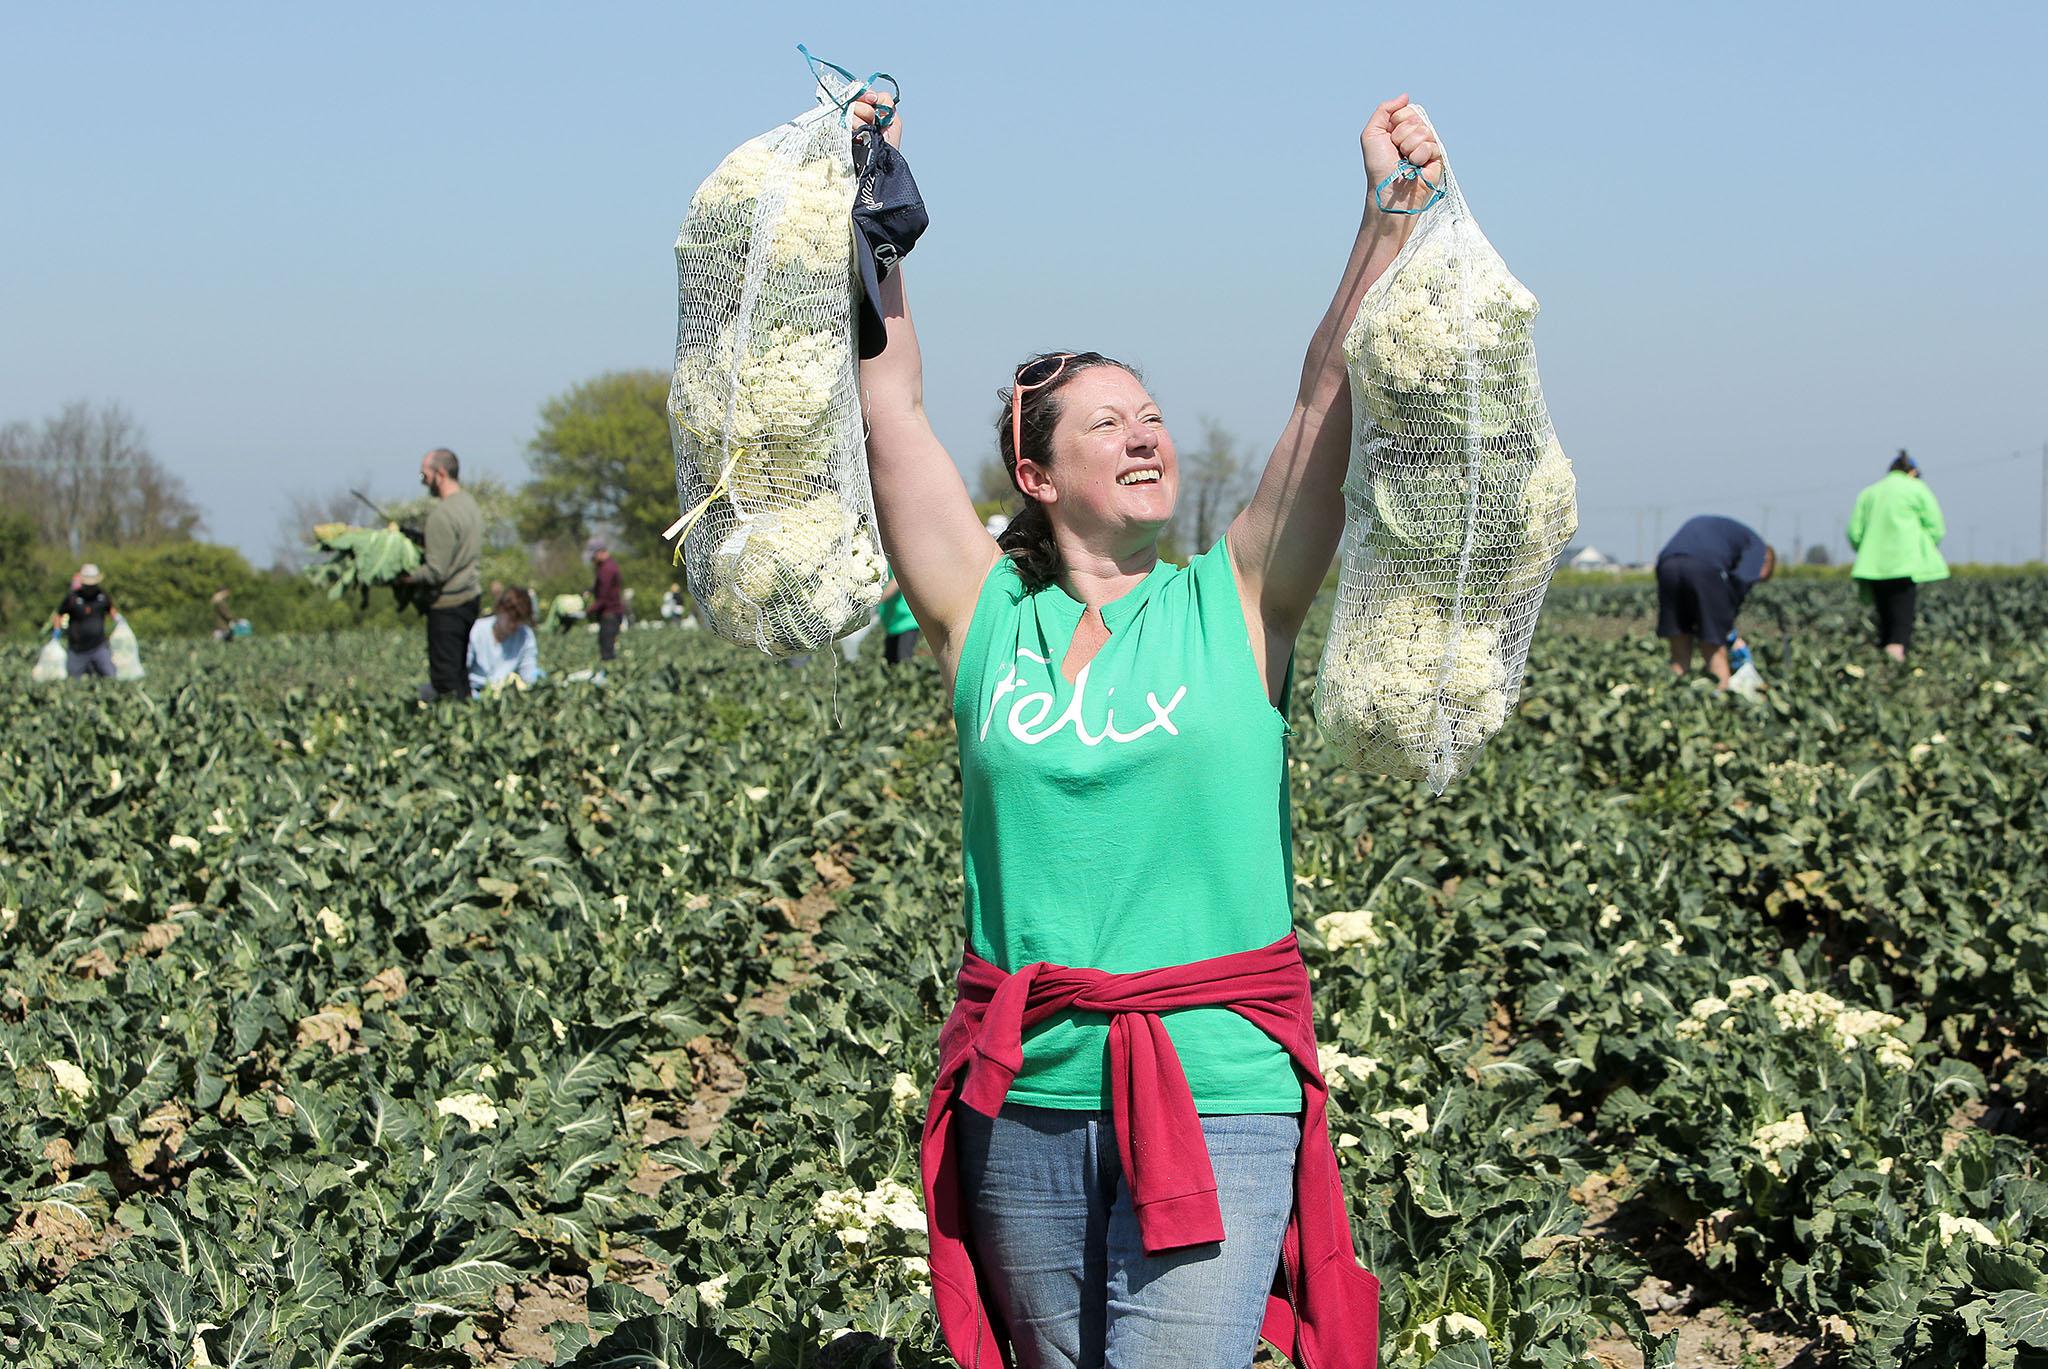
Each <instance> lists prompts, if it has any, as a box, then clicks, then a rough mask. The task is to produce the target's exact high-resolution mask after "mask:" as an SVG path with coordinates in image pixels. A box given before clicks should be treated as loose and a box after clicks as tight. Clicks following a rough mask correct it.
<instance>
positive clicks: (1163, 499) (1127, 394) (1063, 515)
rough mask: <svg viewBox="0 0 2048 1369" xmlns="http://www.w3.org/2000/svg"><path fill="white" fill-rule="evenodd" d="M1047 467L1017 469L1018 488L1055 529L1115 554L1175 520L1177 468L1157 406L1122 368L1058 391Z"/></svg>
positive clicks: (1093, 373)
mask: <svg viewBox="0 0 2048 1369" xmlns="http://www.w3.org/2000/svg"><path fill="white" fill-rule="evenodd" d="M1055 402H1056V403H1057V404H1058V405H1059V420H1058V422H1057V423H1056V424H1055V425H1054V427H1053V432H1052V463H1051V465H1050V466H1043V465H1040V464H1039V463H1038V462H1036V461H1031V460H1025V461H1020V462H1019V463H1018V464H1017V483H1018V484H1019V485H1020V486H1022V487H1023V490H1024V493H1025V494H1027V495H1029V496H1031V497H1032V498H1033V499H1036V500H1038V501H1039V502H1040V503H1041V504H1043V505H1044V506H1045V510H1046V514H1047V516H1048V517H1049V518H1050V519H1051V520H1052V524H1053V527H1054V528H1055V529H1056V530H1058V531H1060V532H1061V533H1063V534H1064V535H1065V536H1066V537H1069V538H1072V539H1074V540H1075V541H1077V542H1079V543H1080V544H1081V545H1082V546H1085V547H1088V548H1091V549H1094V550H1097V551H1099V552H1102V553H1103V554H1105V555H1109V556H1112V557H1120V556H1124V555H1128V554H1130V553H1131V552H1133V551H1137V550H1140V549H1142V548H1143V547H1145V546H1147V545H1149V544H1150V543H1152V542H1154V541H1156V540H1157V539H1158V536H1159V530H1160V529H1161V528H1163V527H1165V526H1166V524H1167V521H1168V520H1169V519H1171V518H1172V517H1173V504H1174V499H1175V497H1176V496H1177V495H1178V494H1179V491H1180V467H1179V463H1178V461H1177V460H1176V458H1175V456H1174V450H1173V438H1172V436H1171V435H1170V434H1169V433H1168V432H1167V430H1166V419H1165V417H1164V416H1163V415H1162V414H1161V413H1160V412H1159V406H1158V405H1157V404H1155V403H1154V402H1153V400H1152V396H1151V395H1150V394H1149V393H1147V392H1146V389H1145V387H1144V385H1143V384H1142V383H1141V382H1140V381H1139V380H1138V378H1137V377H1136V376H1134V375H1132V374H1131V373H1130V372H1129V371H1126V370H1124V369H1123V368H1122V367H1120V366H1094V367H1090V368H1089V369H1088V370H1085V371H1083V372H1082V373H1081V374H1079V375H1077V376H1075V377H1074V378H1073V379H1072V380H1070V381H1068V382H1067V383H1066V384H1065V385H1062V386H1061V387H1060V388H1059V391H1058V394H1057V396H1056V397H1055Z"/></svg>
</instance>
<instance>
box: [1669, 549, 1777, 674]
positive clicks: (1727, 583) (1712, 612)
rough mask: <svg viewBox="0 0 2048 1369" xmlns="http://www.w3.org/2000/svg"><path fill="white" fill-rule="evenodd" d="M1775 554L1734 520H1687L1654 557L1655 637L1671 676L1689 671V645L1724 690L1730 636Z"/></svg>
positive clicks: (1771, 566)
mask: <svg viewBox="0 0 2048 1369" xmlns="http://www.w3.org/2000/svg"><path fill="white" fill-rule="evenodd" d="M1777 568H1778V553H1777V552H1775V551H1773V550H1772V549H1771V546H1770V544H1769V543H1767V542H1765V541H1764V539H1763V538H1761V537H1759V536H1758V535H1757V533H1756V529H1754V528H1752V527H1750V526H1748V525H1747V524H1744V523H1738V522H1736V521H1735V520H1734V519H1733V518H1721V517H1717V516H1715V515H1713V514H1702V515H1700V516H1699V517H1697V518H1689V519H1687V520H1686V522H1685V526H1683V527H1681V528H1680V529H1679V530H1678V531H1677V533H1675V534H1674V535H1673V536H1672V538H1671V540H1670V541H1669V542H1666V543H1665V544H1664V550H1662V551H1660V552H1658V553H1657V635H1658V636H1659V637H1662V638H1664V639H1665V640H1666V641H1668V642H1670V643H1671V673H1672V674H1674V675H1683V674H1685V672H1686V671H1688V670H1690V669H1692V649H1693V643H1694V642H1695V641H1697V642H1698V643H1699V646H1700V651H1701V654H1702V655H1704V656H1705V657H1706V661H1707V673H1708V674H1710V675H1712V676H1713V677H1714V682H1715V683H1716V684H1717V685H1719V686H1720V687H1721V688H1722V689H1726V688H1727V687H1728V681H1729V678H1730V677H1731V675H1732V674H1733V673H1734V672H1733V671H1731V670H1730V669H1729V666H1728V640H1729V634H1730V633H1732V632H1734V631H1735V615H1736V613H1737V612H1739V611H1740V610H1741V608H1742V601H1743V600H1744V599H1746V598H1748V597H1749V592H1750V591H1751V590H1752V589H1754V588H1756V587H1757V586H1758V585H1760V584H1762V583H1763V582H1764V581H1766V580H1768V579H1770V578H1771V574H1772V572H1774V571H1775V570H1777Z"/></svg>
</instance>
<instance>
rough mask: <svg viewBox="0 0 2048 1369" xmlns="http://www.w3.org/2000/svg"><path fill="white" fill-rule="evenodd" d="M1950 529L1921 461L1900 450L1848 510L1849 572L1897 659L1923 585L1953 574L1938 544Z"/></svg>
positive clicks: (1909, 637)
mask: <svg viewBox="0 0 2048 1369" xmlns="http://www.w3.org/2000/svg"><path fill="white" fill-rule="evenodd" d="M1947 531H1948V529H1947V528H1946V527H1945V526H1944V525H1943V523H1942V521H1941V505H1940V504H1938V503H1936V502H1935V500H1934V491H1933V490H1930V489H1928V488H1927V483H1926V482H1925V481H1924V480H1922V479H1921V478H1920V463H1919V462H1917V461H1915V460H1914V459H1913V458H1912V457H1910V456H1908V455H1906V453H1905V452H1904V451H1903V450H1901V451H1900V452H1899V454H1898V455H1897V456H1895V457H1893V458H1892V465H1891V469H1890V470H1889V471H1887V472H1886V473H1885V476H1884V479H1882V480H1880V481H1878V482H1877V483H1876V484H1875V485H1872V486H1870V487H1868V488H1867V489H1865V490H1864V491H1863V493H1861V494H1859V495H1857V496H1856V509H1855V512H1853V513H1851V514H1850V515H1849V545H1850V546H1852V547H1854V548H1855V549H1856V564H1855V565H1854V566H1853V567H1851V568H1850V571H1849V574H1850V575H1851V576H1853V577H1854V578H1855V580H1856V588H1857V589H1858V590H1860V591H1861V592H1862V594H1863V597H1864V599H1865V601H1866V602H1868V603H1869V604H1870V605H1871V607H1872V608H1874V609H1875V610H1876V612H1877V644H1878V645H1879V646H1880V647H1882V648H1884V653H1885V655H1887V656H1889V657H1891V658H1892V659H1893V660H1894V661H1903V660H1905V659H1906V648H1907V647H1909V646H1911V645H1912V644H1913V610H1914V608H1915V607H1916V604H1917V601H1918V599H1919V588H1920V586H1921V585H1925V584H1929V583H1932V582H1933V581H1936V580H1946V579H1948V562H1946V561H1944V560H1942V559H1941V552H1940V550H1939V544H1940V542H1941V539H1942V537H1943V536H1945V535H1946V534H1947Z"/></svg>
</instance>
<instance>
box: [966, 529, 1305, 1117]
mask: <svg viewBox="0 0 2048 1369" xmlns="http://www.w3.org/2000/svg"><path fill="white" fill-rule="evenodd" d="M1084 611H1085V606H1084V605H1082V604H1081V603H1079V602H1078V601H1076V600H1075V599H1073V598H1072V597H1070V596H1069V595H1068V594H1067V593H1066V591H1064V590H1063V589H1061V588H1060V587H1059V586H1058V585H1051V586H1048V587H1046V588H1044V589H1042V590H1039V591H1038V592H1036V593H1027V592H1026V590H1025V588H1024V584H1023V581H1022V580H1021V579H1020V578H1019V577H1018V575H1017V571H1016V567H1015V565H1014V563H1012V562H1011V561H1010V560H1009V559H1008V558H1007V557H1005V558H1004V559H1002V560H1000V561H998V562H997V563H996V566H995V569H993V570H992V571H990V572H989V576H988V580H987V582H986V583H985V584H984V585H983V587H982V591H981V598H980V600H979V602H977V603H976V605H975V609H974V618H973V621H972V623H971V624H970V625H969V627H968V631H967V640H966V642H965V644H964V646H963V648H962V650H961V654H960V671H959V677H958V680H957V683H956V685H955V688H954V695H953V717H954V721H955V723H956V724H957V725H958V727H959V733H960V773H961V779H962V784H963V791H964V794H963V799H964V802H963V813H962V819H961V826H962V829H963V835H964V846H965V872H966V885H967V941H968V945H969V947H971V948H972V949H973V951H974V953H975V954H977V955H979V956H981V957H982V958H984V959H986V960H988V961H990V962H992V963H993V964H995V965H997V966H998V967H1000V968H1002V969H1003V970H1006V971H1015V970H1017V969H1019V968H1020V967H1022V966H1025V965H1029V964H1032V963H1034V962H1036V961H1048V962H1051V963H1053V964H1058V965H1069V966H1077V967H1089V968H1093V969H1100V970H1108V971H1111V972H1112V973H1119V974H1121V973H1128V972H1130V971H1133V970H1151V969H1158V968H1159V967H1161V966H1165V965H1184V964H1188V963H1190V962H1192V961H1197V960H1207V959H1209V958H1211V957H1213V956H1219V955H1230V954H1234V953H1236V952H1238V951H1246V950H1252V949H1255V948H1257V947H1260V946H1266V945H1270V944H1271V943H1273V942H1275V941H1278V940H1279V939H1280V938H1282V937H1284V936H1286V935H1287V934H1288V933H1289V932H1290V931H1292V930H1293V926H1294V917H1293V908H1292V897H1293V850H1292V847H1293V840H1292V834H1291V831H1290V828H1289V815H1288V793H1287V751H1286V741H1285V739H1286V737H1287V723H1286V720H1285V719H1284V718H1283V717H1282V716H1281V714H1280V712H1279V710H1277V709H1275V708H1274V707H1273V705H1272V702H1271V701H1270V700H1269V699H1268V698H1267V697H1266V687H1265V684H1264V682H1263V681H1262V680H1261V679H1260V677H1259V672H1258V669H1257V666H1256V665H1255V663H1254V661H1253V659H1252V652H1251V639H1250V637H1249V636H1248V634H1247V631H1246V627H1245V618H1244V606H1243V603H1242V601H1241V600H1240V599H1239V597H1238V590H1237V576H1236V573H1235V571H1234V570H1233V569H1232V567H1231V562H1230V556H1229V552H1228V550H1227V548H1226V547H1225V545H1224V544H1223V543H1222V542H1218V543H1217V544H1216V545H1215V546H1214V547H1212V548H1211V549H1210V550H1208V551H1206V552H1204V553H1203V554H1202V555H1200V556H1197V557H1196V558H1195V559H1194V560H1193V561H1192V562H1190V563H1189V564H1188V565H1186V566H1184V567H1183V566H1174V565H1170V564H1168V563H1166V562H1163V561H1162V562H1161V563H1160V564H1159V565H1157V566H1156V567H1154V568H1153V570H1152V573H1151V574H1150V575H1148V576H1146V577H1145V579H1144V580H1143V581H1142V582H1140V583H1139V584H1138V585H1137V586H1136V587H1134V588H1133V589H1132V590H1131V591H1130V592H1129V593H1127V594H1125V595H1124V596H1123V597H1122V598H1121V599H1118V600H1117V601H1116V602H1114V603H1112V604H1109V605H1106V606H1105V607H1104V608H1103V610H1102V620H1103V623H1104V625H1105V626H1107V627H1108V629H1109V640H1108V641H1107V642H1105V643H1104V644H1103V646H1102V649H1101V650H1100V651H1099V652H1098V653H1097V654H1096V656H1095V658H1094V660H1092V661H1090V662H1089V663H1088V666H1087V668H1086V669H1085V670H1083V671H1082V672H1081V673H1080V677H1079V678H1078V679H1076V680H1073V681H1071V682H1070V681H1068V680H1067V679H1066V678H1065V677H1064V676H1063V675H1062V674H1061V671H1060V666H1061V663H1062V662H1063V661H1064V660H1065V658H1066V654H1067V649H1068V646H1069V645H1070V643H1071V642H1072V639H1073V636H1074V629H1075V628H1076V627H1078V626H1079V625H1080V622H1081V617H1082V614H1083V612H1084ZM1162 1018H1163V1020H1164V1022H1165V1024H1166V1030H1167V1034H1168V1035H1169V1036H1171V1037H1172V1038H1173V1043H1174V1047H1175V1049H1176V1050H1177V1051H1178V1052H1179V1054H1180V1059H1181V1065H1182V1067H1183V1068H1184V1069H1185V1070H1186V1072H1187V1077H1188V1084H1189V1087H1190V1088H1191V1089H1192V1090H1193V1092H1194V1096H1195V1106H1196V1107H1197V1108H1198V1109H1199V1110H1200V1111H1202V1112H1208V1113H1225V1112H1297V1111H1299V1110H1300V1108H1301V1085H1300V1082H1299V1081H1298V1080H1297V1079H1296V1078H1295V1075H1294V1067H1293V1064H1292V1062H1291V1061H1290V1060H1289V1059H1288V1056H1287V1053H1286V1051H1285V1050H1283V1049H1282V1048H1281V1047H1280V1045H1279V1044H1278V1043H1277V1042H1275V1041H1274V1040H1273V1039H1272V1038H1270V1037H1268V1036H1267V1035H1266V1034H1265V1033H1264V1032H1262V1031H1260V1030H1259V1029H1258V1028H1257V1027H1255V1026H1253V1025H1252V1024H1251V1023H1249V1022H1247V1021H1245V1020H1244V1019H1243V1018H1242V1017H1239V1016H1238V1015H1237V1014H1236V1013H1233V1012H1231V1011H1230V1010H1229V1009H1227V1008H1189V1009H1184V1010H1182V1011H1179V1012H1172V1013H1165V1014H1162ZM1108 1040H1109V1022H1108V1019H1107V1018H1106V1017H1105V1016H1103V1015H1102V1014H1100V1013H1084V1012H1068V1013H1062V1014H1059V1015H1057V1016H1054V1017H1052V1018H1049V1019H1048V1020H1046V1021H1045V1022H1043V1023H1040V1024H1039V1025H1038V1026H1037V1027H1035V1028H1033V1029H1032V1030H1031V1031H1029V1032H1027V1033H1026V1034H1025V1038H1024V1069H1023V1072H1022V1073H1020V1074H1019V1075H1018V1076H1017V1081H1016V1084H1015V1085H1014V1086H1013V1087H1012V1088H1011V1090H1010V1098H1011V1099H1012V1100H1013V1101H1015V1102H1019V1103H1027V1104H1035V1105H1037V1106H1039V1107H1053V1108H1081V1109H1106V1108H1108V1107H1109V1099H1108V1094H1107V1091H1106V1085H1105V1079H1104V1076H1105V1074H1106V1052H1107V1049H1108Z"/></svg>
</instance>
